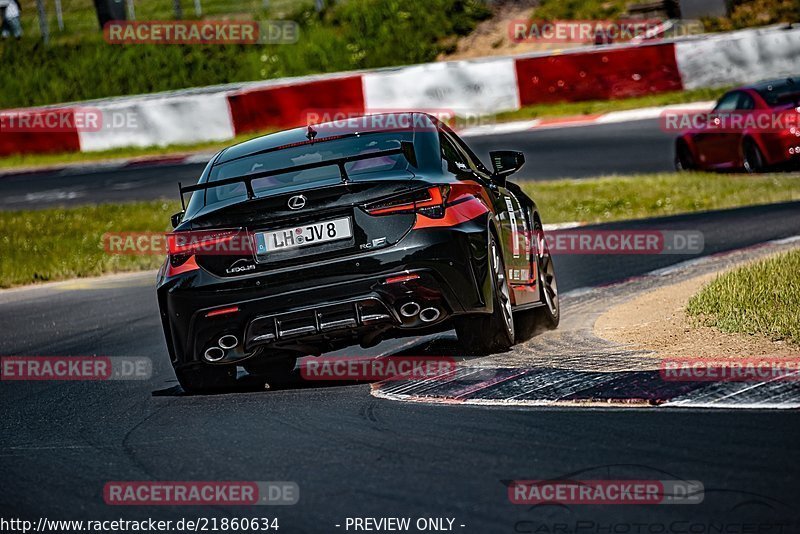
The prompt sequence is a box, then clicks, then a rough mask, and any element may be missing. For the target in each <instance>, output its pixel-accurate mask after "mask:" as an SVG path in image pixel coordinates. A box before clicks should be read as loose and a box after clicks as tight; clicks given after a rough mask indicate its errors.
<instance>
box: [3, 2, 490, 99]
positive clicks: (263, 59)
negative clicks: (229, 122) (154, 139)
mask: <svg viewBox="0 0 800 534" xmlns="http://www.w3.org/2000/svg"><path fill="white" fill-rule="evenodd" d="M148 1H149V0H148ZM183 3H184V8H185V9H184V10H185V16H191V9H192V8H191V3H190V2H186V1H184V2H183ZM26 4H27V5H24V6H23V21H24V22H25V23H26V24H27V25H28V28H29V32H28V33H27V34H26V35H27V37H26V38H24V39H22V40H21V41H19V42H16V41H14V40H11V41H4V42H3V43H1V44H0V63H2V65H3V68H2V69H0V87H2V88H3V90H2V91H0V108H11V107H25V106H34V105H41V104H53V103H59V102H70V101H79V100H87V99H93V98H104V97H110V96H118V95H130V94H142V93H153V92H158V91H167V90H173V89H182V88H186V87H199V86H207V85H214V84H221V83H231V82H243V81H255V80H264V79H274V78H281V77H286V76H300V75H305V74H314V73H326V72H341V71H347V70H354V69H366V68H375V67H386V66H395V65H406V64H411V63H424V62H430V61H435V60H436V57H437V56H438V55H439V54H440V53H441V52H443V51H444V50H445V49H446V48H447V46H449V45H448V44H447V43H448V42H450V41H452V38H454V37H456V36H462V35H466V34H468V33H469V32H470V31H472V29H473V28H474V27H475V25H476V24H477V23H478V22H479V21H480V20H483V19H485V18H486V17H488V16H490V11H489V10H488V8H487V7H486V6H485V5H484V4H483V3H482V2H481V1H480V0H402V1H401V0H347V1H338V2H335V3H333V2H329V3H328V4H329V7H328V8H326V9H325V10H324V11H323V12H322V13H317V12H316V11H315V10H314V9H313V7H311V5H312V4H311V3H308V2H305V1H303V2H299V3H297V4H296V5H294V6H293V7H292V8H291V11H289V12H282V13H280V14H279V15H280V16H284V17H285V18H286V19H290V20H294V21H296V22H297V23H298V24H299V26H300V35H299V40H298V42H297V43H295V44H284V45H109V44H107V43H105V42H104V41H103V39H102V36H101V34H100V32H99V29H96V30H93V31H91V33H86V34H81V35H80V36H77V37H70V36H66V37H63V38H57V39H54V40H53V42H52V43H51V44H50V45H44V44H43V43H42V42H41V40H40V39H39V38H38V36H37V33H36V31H35V30H34V29H33V28H34V27H35V23H33V24H34V26H31V24H32V23H31V22H30V21H31V20H32V19H33V18H35V14H36V9H35V8H34V7H33V6H32V5H30V3H29V2H26ZM146 4H148V2H137V4H136V5H137V7H138V6H140V5H141V6H144V5H146ZM253 4H254V2H252V1H251V2H246V3H245V4H243V5H242V7H241V9H243V10H246V9H247V6H252V5H253ZM282 4H286V2H282ZM158 5H159V6H161V7H160V8H159V9H160V10H161V11H160V12H159V11H155V12H153V13H151V14H148V13H147V12H145V13H144V14H143V15H139V14H137V20H146V19H147V18H148V17H149V16H153V17H154V18H160V19H163V18H172V17H171V16H170V11H169V8H168V7H167V8H166V9H167V11H166V13H164V12H163V11H164V9H165V8H164V6H165V5H166V6H169V5H170V4H169V3H168V2H164V1H163V0H160V1H159V2H158ZM228 5H229V6H233V5H234V4H233V3H229V4H228ZM142 8H143V9H144V7H142ZM234 14H235V13H234ZM245 14H248V13H245ZM273 15H274V13H273V12H271V11H270V12H265V13H263V14H261V13H258V12H256V13H252V12H250V13H249V15H248V16H249V18H252V19H254V20H263V19H264V18H266V17H270V16H273ZM276 16H277V15H276ZM84 19H85V20H90V17H88V15H84ZM65 24H66V23H65ZM56 37H57V36H56Z"/></svg>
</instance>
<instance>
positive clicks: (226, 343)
mask: <svg viewBox="0 0 800 534" xmlns="http://www.w3.org/2000/svg"><path fill="white" fill-rule="evenodd" d="M217 343H218V344H219V346H220V347H222V348H223V349H225V350H230V349H232V348H234V347H235V346H236V345H238V344H239V339H238V338H237V337H236V336H234V335H232V334H227V335H224V336H222V337H221V338H219V341H217Z"/></svg>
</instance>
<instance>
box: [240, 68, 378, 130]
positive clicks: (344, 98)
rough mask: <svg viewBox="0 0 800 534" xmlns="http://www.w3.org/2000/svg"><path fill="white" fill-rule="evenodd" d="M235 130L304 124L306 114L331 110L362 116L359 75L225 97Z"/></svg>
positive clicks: (244, 92) (362, 98)
mask: <svg viewBox="0 0 800 534" xmlns="http://www.w3.org/2000/svg"><path fill="white" fill-rule="evenodd" d="M228 103H229V104H230V107H231V117H232V118H233V128H234V131H235V132H236V133H237V134H239V133H243V132H253V131H258V130H263V129H265V128H270V127H279V128H291V127H295V126H304V125H305V124H306V113H308V112H318V113H319V112H322V113H331V112H333V111H334V110H344V111H346V112H354V113H355V112H357V113H363V111H364V92H363V89H362V85H361V76H347V77H342V78H334V79H331V80H319V81H314V82H305V83H298V84H297V85H280V86H275V87H264V88H263V89H246V90H243V91H238V92H236V93H232V94H230V95H228Z"/></svg>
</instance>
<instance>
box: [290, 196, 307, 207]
mask: <svg viewBox="0 0 800 534" xmlns="http://www.w3.org/2000/svg"><path fill="white" fill-rule="evenodd" d="M305 205H306V197H304V196H303V195H295V196H293V197H292V198H290V199H289V209H293V210H299V209H301V208H302V207H303V206H305Z"/></svg>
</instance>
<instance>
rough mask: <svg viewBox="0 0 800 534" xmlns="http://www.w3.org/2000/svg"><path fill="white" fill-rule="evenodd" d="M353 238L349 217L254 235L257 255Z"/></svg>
mask: <svg viewBox="0 0 800 534" xmlns="http://www.w3.org/2000/svg"><path fill="white" fill-rule="evenodd" d="M351 237H353V226H352V224H351V222H350V217H342V218H341V219H333V220H331V221H325V222H319V223H311V224H304V225H301V226H295V227H293V228H283V229H281V230H270V231H268V232H258V233H257V234H256V245H257V247H258V254H259V255H261V254H267V253H270V252H277V251H281V250H289V249H293V248H298V247H307V246H311V245H317V244H320V243H329V242H331V241H338V240H340V239H349V238H351Z"/></svg>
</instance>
